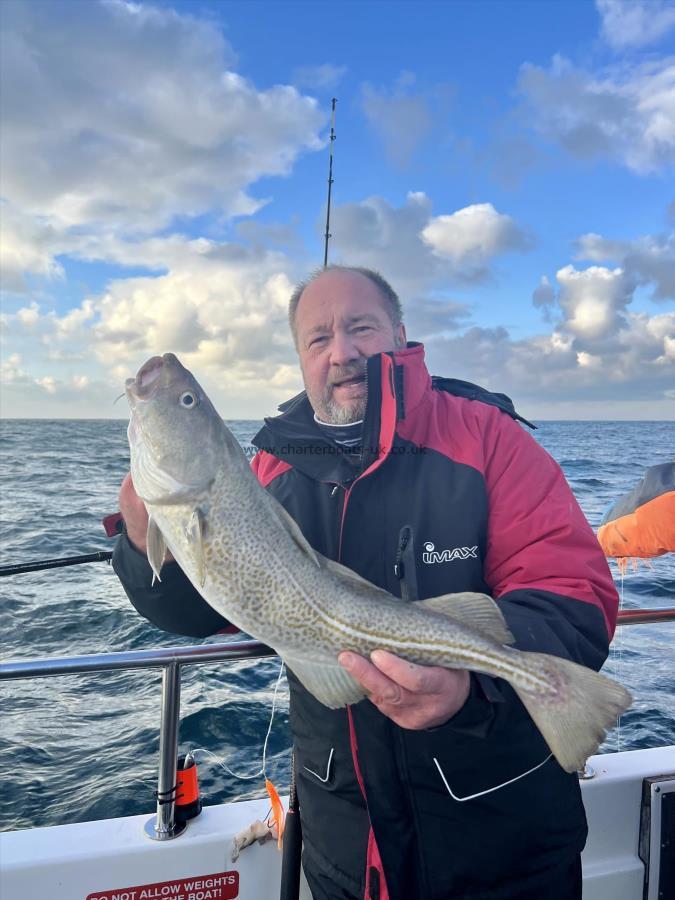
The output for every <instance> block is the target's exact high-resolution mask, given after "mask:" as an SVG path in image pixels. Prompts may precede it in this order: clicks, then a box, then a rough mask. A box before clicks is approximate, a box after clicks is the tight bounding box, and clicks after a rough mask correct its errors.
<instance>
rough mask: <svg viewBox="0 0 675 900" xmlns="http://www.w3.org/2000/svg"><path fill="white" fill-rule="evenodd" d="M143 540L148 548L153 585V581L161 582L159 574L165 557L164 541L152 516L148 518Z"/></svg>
mask: <svg viewBox="0 0 675 900" xmlns="http://www.w3.org/2000/svg"><path fill="white" fill-rule="evenodd" d="M145 540H146V544H147V548H148V551H147V553H148V562H149V563H150V568H151V569H152V583H153V584H154V583H155V580H157V581H161V580H162V579H161V578H160V577H159V573H160V571H161V568H162V565H163V563H164V557H165V556H166V541H165V540H164V535H163V534H162V532H161V531H160V529H159V525H158V524H157V522H155V520H154V519H153V517H152V516H149V517H148V530H147V533H146V538H145Z"/></svg>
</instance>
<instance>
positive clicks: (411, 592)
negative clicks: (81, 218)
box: [394, 525, 418, 602]
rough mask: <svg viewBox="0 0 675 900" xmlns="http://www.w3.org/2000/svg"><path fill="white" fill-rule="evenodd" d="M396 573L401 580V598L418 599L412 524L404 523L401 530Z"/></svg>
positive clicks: (395, 567)
mask: <svg viewBox="0 0 675 900" xmlns="http://www.w3.org/2000/svg"><path fill="white" fill-rule="evenodd" d="M407 564H409V565H407ZM406 567H407V577H406ZM394 575H395V576H396V577H397V578H398V580H399V581H400V582H401V599H402V600H405V601H406V602H409V601H410V600H417V599H418V594H417V576H416V572H415V548H414V543H413V530H412V528H411V527H410V525H404V526H403V528H401V530H400V532H399V536H398V548H397V550H396V559H395V561H394Z"/></svg>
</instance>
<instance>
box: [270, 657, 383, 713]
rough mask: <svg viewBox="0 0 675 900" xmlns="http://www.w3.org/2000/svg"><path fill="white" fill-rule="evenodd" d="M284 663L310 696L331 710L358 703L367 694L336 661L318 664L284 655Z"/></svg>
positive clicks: (331, 660) (327, 660) (313, 661)
mask: <svg viewBox="0 0 675 900" xmlns="http://www.w3.org/2000/svg"><path fill="white" fill-rule="evenodd" d="M283 657H284V662H285V663H286V665H287V666H288V667H289V668H290V669H291V671H292V672H293V674H294V675H295V676H296V677H297V678H298V679H299V680H300V681H301V682H302V684H303V685H304V686H305V687H306V688H307V690H308V691H309V692H310V694H313V695H314V696H315V697H316V699H317V700H319V701H320V702H321V703H323V704H324V706H328V707H329V708H330V709H339V708H340V707H341V706H348V705H349V704H350V703H358V702H359V700H363V698H364V697H365V696H366V692H365V691H364V689H363V688H362V687H361V685H360V684H359V683H358V681H356V679H354V678H352V676H351V675H350V674H349V672H347V670H346V669H343V668H342V666H341V665H340V664H339V662H338V661H337V660H336V659H328V658H326V660H325V662H316V661H315V660H307V659H302V658H299V657H290V656H287V655H286V654H285V653H284V654H283Z"/></svg>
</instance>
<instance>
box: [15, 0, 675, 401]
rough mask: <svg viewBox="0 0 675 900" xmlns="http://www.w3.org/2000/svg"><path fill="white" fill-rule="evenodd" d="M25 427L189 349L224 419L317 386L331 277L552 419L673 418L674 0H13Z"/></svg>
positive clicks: (443, 363)
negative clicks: (328, 270)
mask: <svg viewBox="0 0 675 900" xmlns="http://www.w3.org/2000/svg"><path fill="white" fill-rule="evenodd" d="M0 24H1V26H2V32H3V53H2V65H3V72H2V79H3V84H4V85H5V86H7V85H9V87H5V89H4V91H3V96H2V103H3V109H2V115H3V124H4V128H3V136H2V138H0V152H1V162H2V168H1V173H2V178H1V180H0V194H1V196H2V205H1V206H0V219H1V224H2V228H3V240H2V263H3V279H2V287H3V294H2V308H3V318H2V326H3V353H2V364H3V389H2V414H3V415H5V416H73V417H79V416H102V417H108V416H110V417H113V416H115V415H120V414H122V411H119V412H118V411H117V410H116V409H115V410H113V409H112V407H111V406H110V404H111V403H112V400H113V399H114V397H115V396H116V395H117V394H118V393H119V392H120V390H121V386H122V385H123V382H124V378H125V377H126V376H128V375H129V374H132V373H133V372H134V371H135V370H136V369H137V368H138V366H140V365H141V364H142V362H143V361H144V360H145V359H146V358H147V357H148V356H150V355H153V354H155V353H162V352H165V351H167V350H172V351H174V352H177V353H178V354H179V356H181V358H182V359H183V360H184V362H186V364H187V365H189V367H190V368H192V369H193V371H194V372H195V374H196V375H197V376H198V378H199V379H200V380H202V381H203V382H204V384H205V386H207V389H208V390H209V392H210V393H211V395H212V396H213V398H214V400H215V402H216V405H217V406H218V408H219V409H220V411H221V413H222V414H223V415H224V416H225V417H251V418H254V417H259V416H262V415H264V414H270V413H272V412H273V410H274V408H275V406H276V404H277V403H278V402H280V401H281V400H283V399H284V398H285V397H286V396H287V395H289V394H290V393H292V392H294V391H295V390H297V389H298V388H299V387H300V386H301V382H300V380H299V374H298V370H297V366H296V363H295V357H294V352H293V348H292V343H291V341H290V338H289V336H288V334H287V330H286V325H285V315H284V305H285V302H286V300H287V297H288V294H289V293H290V290H291V289H292V285H293V283H294V282H295V281H296V280H297V279H298V278H300V277H302V276H303V275H304V274H306V272H307V271H308V270H310V269H312V268H313V267H315V266H316V265H318V264H320V262H321V260H322V256H323V249H322V231H323V218H324V215H325V191H326V174H327V133H328V123H329V111H330V100H331V97H333V96H335V97H337V98H338V106H337V116H336V133H337V140H336V142H335V145H334V150H335V170H334V177H335V184H334V193H333V204H334V206H333V212H334V214H333V220H332V227H331V231H332V233H333V236H334V237H333V240H332V243H331V249H330V258H331V260H332V261H335V262H338V261H339V262H344V263H350V262H351V263H353V264H357V265H370V266H373V267H375V268H378V269H380V270H381V271H382V273H383V274H384V275H385V277H387V278H389V280H390V281H391V282H392V284H393V285H394V287H395V288H396V289H397V290H398V291H399V293H400V295H401V298H402V300H403V303H404V309H405V312H406V317H407V321H408V334H409V337H411V338H421V339H423V340H424V341H425V344H426V346H427V355H428V361H429V365H430V368H431V369H432V370H433V371H434V372H435V373H437V374H443V375H449V376H455V377H460V378H465V379H469V380H473V381H477V382H480V383H482V384H484V385H486V386H487V387H490V388H493V389H496V390H503V391H506V392H507V393H510V394H511V395H512V396H513V397H514V399H515V400H516V402H517V404H518V407H519V408H520V409H521V410H522V411H523V413H524V414H525V415H528V416H529V417H531V418H536V417H539V418H652V417H653V418H674V417H675V234H674V231H675V178H674V177H673V170H674V168H675V4H674V3H672V2H661V0H644V2H643V0H633V2H630V3H626V2H623V0H597V2H592V0H576V2H570V3H558V2H549V3H543V2H509V0H490V2H482V0H477V2H432V3H420V2H418V3H409V2H386V0H381V2H333V3H328V2H313V3H309V2H289V3H284V2H273V3H268V2H246V3H243V2H233V3H231V2H217V3H208V2H204V3H202V2H175V3H169V2H160V3H154V4H150V3H134V4H131V3H124V2H121V0H101V2H99V0H87V2H86V3H84V2H82V0H79V2H62V0H32V2H26V0H19V2H16V0H5V2H4V3H3V16H2V21H1V23H0Z"/></svg>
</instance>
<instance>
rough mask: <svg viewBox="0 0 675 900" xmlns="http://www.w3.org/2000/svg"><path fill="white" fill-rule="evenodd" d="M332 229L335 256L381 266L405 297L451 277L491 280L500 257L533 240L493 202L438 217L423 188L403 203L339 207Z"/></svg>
mask: <svg viewBox="0 0 675 900" xmlns="http://www.w3.org/2000/svg"><path fill="white" fill-rule="evenodd" d="M331 231H332V233H333V235H334V238H333V242H332V244H333V251H334V252H333V253H332V255H331V259H333V261H338V260H344V261H345V262H346V263H348V264H349V263H351V264H353V265H363V266H369V267H371V268H374V269H378V270H379V271H381V272H382V273H383V274H384V275H385V277H387V278H389V279H390V280H391V281H392V282H393V283H394V284H396V285H397V290H398V291H399V293H400V294H401V296H402V298H403V299H404V300H405V299H412V298H413V297H416V296H420V295H422V294H425V293H426V292H428V291H429V290H431V289H432V288H433V287H434V286H439V285H443V284H444V283H448V282H450V283H467V282H468V283H472V282H477V281H483V280H486V279H487V278H489V277H490V274H491V263H492V262H493V260H494V258H495V257H496V256H498V255H499V254H501V253H506V252H510V251H517V252H523V251H525V250H527V249H528V248H529V244H530V241H529V238H528V237H527V235H526V234H525V232H524V231H523V230H522V229H521V228H520V227H519V226H518V225H517V224H516V223H515V222H514V220H513V219H511V218H510V217H509V216H507V215H503V214H501V213H499V212H497V210H495V208H494V207H493V206H492V204H490V203H485V204H477V205H475V206H468V207H465V208H464V209H460V210H457V211H455V212H454V213H451V214H449V215H441V216H436V217H434V216H432V208H431V201H430V200H429V198H428V197H427V196H426V194H424V193H423V192H421V191H418V192H411V193H409V194H408V196H407V197H406V201H405V204H404V205H403V206H400V207H394V206H392V205H391V204H390V203H389V202H388V201H387V200H385V199H384V198H382V197H369V198H368V199H366V200H363V201H362V202H361V203H349V204H344V205H342V206H337V207H335V210H334V214H333V220H332V225H331ZM336 254H337V257H336Z"/></svg>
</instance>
